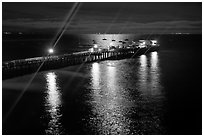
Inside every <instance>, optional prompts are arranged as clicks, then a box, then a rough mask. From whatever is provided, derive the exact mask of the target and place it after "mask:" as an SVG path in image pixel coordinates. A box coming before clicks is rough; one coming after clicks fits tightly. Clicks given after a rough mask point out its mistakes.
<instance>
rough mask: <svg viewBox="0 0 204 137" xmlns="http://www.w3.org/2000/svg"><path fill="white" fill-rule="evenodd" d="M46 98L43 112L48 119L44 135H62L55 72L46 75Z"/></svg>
mask: <svg viewBox="0 0 204 137" xmlns="http://www.w3.org/2000/svg"><path fill="white" fill-rule="evenodd" d="M46 82H47V83H46V89H47V90H46V96H45V111H46V114H47V115H46V117H47V118H48V122H47V129H46V130H45V133H46V134H50V135H58V134H62V124H61V122H60V120H61V117H62V114H61V112H60V109H61V93H60V88H59V87H58V85H57V75H56V74H55V72H49V73H47V74H46Z"/></svg>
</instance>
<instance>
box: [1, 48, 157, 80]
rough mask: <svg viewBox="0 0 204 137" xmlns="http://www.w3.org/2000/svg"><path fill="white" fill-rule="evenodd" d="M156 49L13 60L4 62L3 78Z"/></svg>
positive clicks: (130, 56) (129, 56) (126, 56)
mask: <svg viewBox="0 0 204 137" xmlns="http://www.w3.org/2000/svg"><path fill="white" fill-rule="evenodd" d="M155 50H157V48H151V50H149V49H147V48H134V49H121V50H115V51H102V52H81V53H73V54H64V55H59V56H46V57H38V58H29V59H21V60H13V61H9V62H3V64H2V79H3V80H4V79H8V78H12V77H16V76H22V75H25V74H29V73H34V72H36V71H44V70H50V69H58V68H62V67H67V66H72V65H77V64H82V63H88V62H95V61H102V60H108V59H110V60H111V59H124V58H133V57H135V56H137V55H141V54H144V53H147V52H151V51H155ZM39 68H40V69H39Z"/></svg>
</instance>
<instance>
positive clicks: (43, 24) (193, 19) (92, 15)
mask: <svg viewBox="0 0 204 137" xmlns="http://www.w3.org/2000/svg"><path fill="white" fill-rule="evenodd" d="M73 4H74V3H72V2H9V3H8V2H3V3H2V29H3V31H4V32H6V31H9V32H10V31H11V32H23V33H56V32H58V30H59V29H60V28H61V26H62V24H63V22H64V20H65V18H66V16H67V14H68V13H69V11H70V9H71V8H72V6H73ZM201 28H202V3H201V2H83V3H81V4H80V8H79V10H78V12H77V13H76V15H75V16H74V18H73V20H72V21H71V23H70V25H69V26H68V28H67V31H66V33H71V34H78V33H85V34H90V33H91V34H95V33H101V34H104V33H108V34H109V33H111V34H114V33H115V34H118V33H125V34H129V33H131V34H146V33H149V34H153V33H156V34H169V33H190V34H201V33H202V29H201Z"/></svg>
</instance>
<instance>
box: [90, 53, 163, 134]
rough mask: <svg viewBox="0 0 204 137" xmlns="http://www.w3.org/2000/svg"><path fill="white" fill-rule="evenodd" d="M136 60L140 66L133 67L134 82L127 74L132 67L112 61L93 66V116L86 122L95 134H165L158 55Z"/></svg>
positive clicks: (154, 54) (141, 57) (152, 54)
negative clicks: (134, 95) (162, 122)
mask: <svg viewBox="0 0 204 137" xmlns="http://www.w3.org/2000/svg"><path fill="white" fill-rule="evenodd" d="M138 59H139V60H137V61H139V65H136V66H134V67H136V69H135V70H137V71H136V72H135V73H136V75H137V77H138V79H137V80H136V81H135V80H133V79H132V77H134V76H131V75H130V74H129V72H128V71H132V68H131V66H125V65H124V64H120V65H119V63H118V62H114V61H108V62H106V63H103V64H100V63H93V64H92V70H91V76H92V79H91V81H92V83H91V84H92V87H91V90H92V92H91V93H92V94H91V97H92V100H91V102H90V104H91V106H92V113H93V115H92V116H90V121H89V122H90V125H92V128H95V132H96V134H162V131H164V130H163V127H162V124H161V118H162V116H161V115H160V113H162V110H161V109H162V100H161V99H160V97H162V94H161V90H162V86H161V84H160V70H159V62H158V54H157V52H153V53H150V56H146V55H141V56H140V57H139V58H138ZM124 66H125V67H124ZM124 68H125V69H124ZM122 69H123V70H122ZM124 71H126V72H125V73H124ZM120 72H123V73H120ZM130 79H131V80H133V81H131V80H130ZM127 83H128V84H127ZM127 86H128V87H127ZM131 89H133V90H134V91H131ZM132 94H139V96H136V97H133V96H132Z"/></svg>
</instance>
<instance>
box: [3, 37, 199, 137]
mask: <svg viewBox="0 0 204 137" xmlns="http://www.w3.org/2000/svg"><path fill="white" fill-rule="evenodd" d="M163 41H164V40H163ZM179 42H180V43H179ZM179 42H177V43H176V42H175V43H174V44H175V45H179V44H182V45H183V47H185V46H186V47H185V48H183V47H182V46H181V47H180V48H178V47H176V48H175V46H173V47H171V46H170V45H168V43H166V48H162V49H161V50H160V51H158V52H152V53H149V54H146V55H141V56H138V57H136V58H134V59H123V60H107V61H102V62H94V63H88V64H83V65H78V66H71V67H67V68H62V69H58V70H50V71H44V72H40V73H38V74H37V75H36V77H35V78H34V80H33V81H32V83H31V84H30V85H29V86H28V88H27V90H25V92H24V89H25V87H26V85H27V83H28V81H29V80H30V79H31V77H32V75H26V76H22V77H17V78H13V79H8V80H4V81H3V82H2V87H3V89H2V102H3V105H2V106H3V111H2V112H3V114H2V116H3V118H2V121H3V127H2V128H3V134H201V129H202V89H201V86H202V85H201V81H202V75H201V74H202V70H201V69H202V66H201V65H202V63H201V55H202V54H201V43H200V42H201V39H200V41H199V42H197V44H200V46H198V45H195V46H194V48H193V47H191V44H192V43H194V41H192V43H186V42H185V41H183V43H181V42H182V40H180V41H179ZM164 44H165V43H164ZM167 45H168V46H167ZM167 47H168V48H167ZM197 47H198V48H197ZM21 95H22V96H21ZM18 99H19V102H18V103H15V101H16V100H18ZM14 104H16V105H14Z"/></svg>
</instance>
